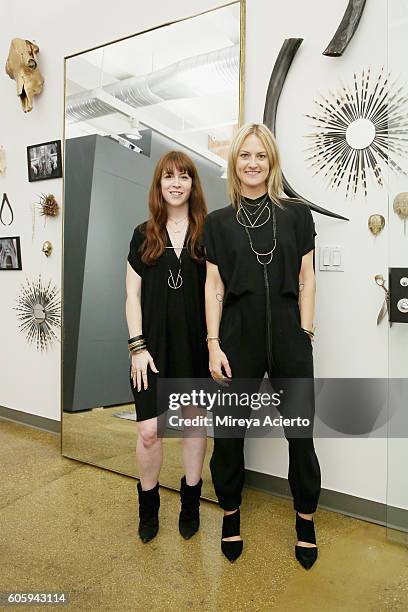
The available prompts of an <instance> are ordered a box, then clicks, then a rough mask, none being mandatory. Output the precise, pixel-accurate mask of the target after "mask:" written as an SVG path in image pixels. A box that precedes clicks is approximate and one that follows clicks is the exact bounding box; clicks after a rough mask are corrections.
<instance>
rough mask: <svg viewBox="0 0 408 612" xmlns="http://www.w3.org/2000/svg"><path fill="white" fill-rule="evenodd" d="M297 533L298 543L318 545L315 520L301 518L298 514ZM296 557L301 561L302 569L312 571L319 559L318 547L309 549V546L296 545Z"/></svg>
mask: <svg viewBox="0 0 408 612" xmlns="http://www.w3.org/2000/svg"><path fill="white" fill-rule="evenodd" d="M296 533H297V538H298V541H300V542H308V543H309V544H316V535H315V530H314V523H313V519H312V520H311V521H309V520H308V519H305V518H303V517H302V516H299V514H298V513H297V512H296ZM295 555H296V559H297V560H298V561H299V563H300V565H302V567H304V568H305V569H310V568H311V567H312V565H313V563H314V562H315V561H316V559H317V546H316V547H310V548H309V547H307V546H299V545H298V544H296V546H295Z"/></svg>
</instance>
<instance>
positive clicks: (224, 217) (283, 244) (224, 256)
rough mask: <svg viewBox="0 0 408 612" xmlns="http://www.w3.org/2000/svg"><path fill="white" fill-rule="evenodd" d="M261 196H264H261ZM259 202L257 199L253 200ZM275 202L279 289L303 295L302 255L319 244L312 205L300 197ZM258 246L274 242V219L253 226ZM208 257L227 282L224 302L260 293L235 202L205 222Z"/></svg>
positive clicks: (262, 246)
mask: <svg viewBox="0 0 408 612" xmlns="http://www.w3.org/2000/svg"><path fill="white" fill-rule="evenodd" d="M258 200H261V198H258ZM253 202H256V200H253ZM280 202H281V204H282V207H279V206H277V205H275V204H270V206H271V205H272V206H275V212H276V225H277V246H276V249H275V252H274V259H273V269H274V276H276V279H275V280H276V283H277V291H278V292H279V293H280V294H281V295H288V296H292V297H294V298H296V299H298V297H299V272H300V267H301V263H302V257H303V255H305V254H306V253H308V252H309V251H311V250H312V249H314V246H315V236H316V231H315V226H314V221H313V217H312V214H311V212H310V208H309V206H308V205H307V204H304V203H303V202H301V201H298V200H291V199H281V200H280ZM251 234H252V236H253V239H254V246H255V245H256V248H257V250H258V251H259V252H262V249H265V250H267V249H268V248H271V246H272V245H273V225H272V220H270V221H269V222H268V223H267V224H266V225H264V226H263V227H261V228H255V229H254V230H251ZM203 242H204V245H205V251H206V258H207V260H208V261H210V262H211V263H214V264H216V265H217V266H218V270H219V272H220V276H221V279H222V281H223V283H224V286H225V297H224V303H225V304H227V303H228V302H231V301H234V300H235V299H236V298H238V297H239V296H241V295H243V294H246V293H256V291H257V279H255V278H254V274H253V259H254V257H255V256H254V254H253V253H252V252H251V250H250V246H249V242H248V237H247V235H246V232H245V228H243V227H242V226H241V225H240V224H239V223H238V222H237V220H236V211H235V209H234V208H233V206H227V207H225V208H221V209H219V210H216V211H214V212H212V213H210V214H209V215H208V217H207V219H206V222H205V225H204V238H203Z"/></svg>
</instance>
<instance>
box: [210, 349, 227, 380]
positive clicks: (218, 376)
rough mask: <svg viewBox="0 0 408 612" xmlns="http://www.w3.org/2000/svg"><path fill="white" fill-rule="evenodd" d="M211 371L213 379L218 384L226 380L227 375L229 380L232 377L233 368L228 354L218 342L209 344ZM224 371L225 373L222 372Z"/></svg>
mask: <svg viewBox="0 0 408 612" xmlns="http://www.w3.org/2000/svg"><path fill="white" fill-rule="evenodd" d="M208 352H209V357H210V361H209V370H210V373H211V376H212V377H213V379H214V380H215V381H217V382H221V381H223V380H225V374H226V376H227V377H228V378H231V377H232V372H231V368H230V365H229V362H228V359H227V356H226V354H225V353H224V352H223V351H222V350H221V347H220V345H219V344H218V342H211V343H209V347H208ZM223 369H224V372H225V374H224V372H223V371H222V370H223Z"/></svg>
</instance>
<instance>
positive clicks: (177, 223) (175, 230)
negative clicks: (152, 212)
mask: <svg viewBox="0 0 408 612" xmlns="http://www.w3.org/2000/svg"><path fill="white" fill-rule="evenodd" d="M186 219H188V216H187V217H184V218H183V219H179V221H176V220H175V219H171V218H170V217H168V221H171V222H172V223H174V224H175V226H176V227H178V225H179V224H180V223H181V222H182V221H185V220H186ZM183 229H184V225H182V226H181V227H180V229H172V230H171V231H172V232H173V233H174V234H180V233H181V231H182V230H183Z"/></svg>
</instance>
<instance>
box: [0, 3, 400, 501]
mask: <svg viewBox="0 0 408 612" xmlns="http://www.w3.org/2000/svg"><path fill="white" fill-rule="evenodd" d="M2 4H3V7H2V11H3V13H5V16H3V17H2V18H1V20H0V33H1V34H2V35H1V36H0V57H1V58H4V59H5V58H6V57H7V53H8V45H9V40H10V38H11V37H12V36H20V37H27V38H30V39H35V40H36V41H37V43H38V44H39V46H40V50H41V55H40V62H41V69H42V72H43V74H44V76H45V79H46V84H45V88H44V92H43V94H42V96H41V97H39V98H37V99H36V100H35V106H34V110H33V112H32V113H30V114H29V115H26V116H25V115H24V114H23V113H22V111H21V109H20V107H19V102H18V100H17V98H16V97H15V84H14V83H12V82H11V81H10V80H9V79H8V77H7V76H6V75H4V74H3V75H2V76H1V77H0V99H1V101H2V113H1V115H0V122H1V123H0V143H1V144H4V145H5V146H6V148H7V153H8V167H9V168H8V172H7V176H6V177H5V178H2V177H0V188H2V191H6V192H7V193H8V195H9V198H10V201H11V202H12V204H13V205H14V209H15V214H16V220H15V222H14V224H13V226H12V227H11V228H10V229H11V231H12V233H13V234H19V235H21V239H22V255H23V266H24V274H21V273H3V274H2V276H1V306H0V309H1V316H0V330H1V340H2V347H3V346H6V347H7V349H8V350H7V351H6V350H1V352H0V377H1V378H0V404H2V405H4V406H7V407H10V408H15V409H18V410H23V411H27V412H30V413H33V414H37V415H41V416H45V417H49V418H51V419H55V420H58V419H59V418H60V413H59V410H60V406H59V402H60V388H59V387H60V380H59V370H60V357H59V347H58V346H55V347H54V348H53V349H51V350H50V351H49V353H47V354H45V355H40V354H38V353H37V352H36V351H35V350H34V349H31V348H28V347H27V346H26V344H25V341H24V338H23V336H21V334H20V333H19V332H18V330H17V325H16V318H15V313H14V311H12V306H13V305H14V300H15V295H16V293H17V290H18V287H19V284H20V282H21V280H22V278H23V276H24V275H25V274H27V275H29V276H31V275H33V276H35V275H36V274H37V273H38V271H41V272H42V274H43V275H44V277H47V278H51V279H53V280H54V282H56V283H57V284H59V285H60V282H61V281H60V266H61V219H60V218H59V219H57V220H51V221H48V222H47V226H46V228H43V227H42V226H41V224H40V223H37V230H36V237H35V241H34V243H32V242H31V210H30V206H31V203H32V202H33V201H34V200H35V198H36V196H37V194H38V193H41V191H43V190H44V189H47V190H52V192H53V193H54V194H55V195H56V197H57V199H59V201H60V202H61V190H62V184H61V183H62V182H61V181H59V180H54V181H50V182H45V183H38V185H36V184H29V183H28V182H27V177H26V165H25V155H26V146H27V144H33V143H36V142H42V141H47V140H51V139H54V138H59V137H62V124H63V56H64V55H67V54H70V53H74V52H76V51H81V50H84V49H86V48H89V47H92V46H94V45H99V44H101V43H105V42H107V41H110V40H114V39H116V38H120V37H123V36H125V35H128V34H131V33H136V32H138V31H141V30H143V29H145V28H148V27H150V26H153V25H157V24H160V23H163V22H165V21H167V20H174V19H177V18H180V17H184V16H187V15H190V14H191V13H197V12H200V11H201V10H205V9H208V8H211V7H215V6H217V5H219V4H220V2H219V1H218V2H217V1H216V0H214V1H210V0H196V1H195V2H194V6H192V3H191V2H189V1H187V0H177V1H175V2H172V3H167V2H161V1H160V0H152V1H151V2H150V3H149V10H148V11H147V10H145V8H144V9H143V10H141V7H140V3H136V2H134V1H130V0H119V1H118V2H116V3H114V4H109V3H107V4H106V3H105V4H103V5H101V3H100V2H96V0H88V2H83V1H81V2H79V1H78V0H70V1H69V2H68V1H67V0H66V1H65V2H60V3H57V2H53V3H51V2H49V0H47V1H46V2H44V3H43V4H42V10H41V19H40V18H39V15H38V7H36V5H35V4H32V3H30V2H28V1H27V0H20V2H19V3H14V2H12V1H11V0H6V1H5V2H3V3H2ZM345 4H346V3H345V2H344V0H332V1H331V2H327V1H326V0H314V2H313V3H311V4H310V3H306V2H303V1H302V0H285V2H284V3H278V2H270V0H247V38H246V40H247V44H246V77H245V81H246V82H245V92H246V93H245V118H246V120H248V121H261V120H262V115H263V106H264V100H265V94H266V89H267V85H268V81H269V77H270V73H271V70H272V67H273V64H274V62H275V59H276V56H277V53H278V51H279V49H280V47H281V44H282V42H283V39H284V38H287V37H291V36H295V37H298V36H299V37H303V38H304V42H303V44H302V46H301V48H300V50H299V52H298V54H297V57H296V59H295V61H294V64H293V65H292V68H291V71H290V73H289V76H288V79H287V83H286V85H285V89H284V92H283V94H282V97H281V102H280V107H279V114H278V126H277V134H278V140H279V144H280V147H281V152H282V159H283V165H284V169H285V173H286V175H287V177H288V179H289V180H290V181H291V182H292V184H293V186H294V187H295V188H297V190H298V191H299V192H300V193H301V194H303V195H305V196H307V197H308V198H309V199H310V200H312V201H314V202H316V203H319V204H321V205H322V206H325V207H328V208H330V209H333V210H336V211H338V212H340V213H342V214H344V215H345V216H347V217H349V218H350V222H349V223H347V222H343V221H334V220H330V219H327V218H325V217H322V216H320V215H314V216H315V221H316V227H317V232H318V244H331V243H338V244H342V245H344V247H345V257H346V270H345V272H344V273H341V274H340V273H339V274H334V273H333V274H330V273H327V272H326V273H318V278H317V283H318V294H317V298H318V299H317V304H318V306H317V315H316V324H317V328H318V330H317V340H316V344H315V363H316V375H317V376H322V377H329V376H332V377H386V376H388V330H387V326H386V324H385V323H384V324H383V325H382V326H381V327H380V328H377V327H376V324H375V320H376V316H377V312H378V309H379V307H380V305H381V300H382V297H383V296H382V292H381V290H380V289H379V288H378V287H376V285H375V284H374V281H373V277H374V274H377V273H382V274H383V275H384V277H386V276H387V268H388V251H389V233H388V231H387V230H385V231H384V232H383V233H382V235H380V236H379V237H378V238H376V239H374V238H373V237H372V235H371V234H370V233H369V232H368V231H367V229H366V224H367V219H368V216H369V215H370V214H371V213H373V212H379V213H382V214H383V215H384V216H386V217H387V210H388V199H387V191H386V190H383V191H382V190H380V189H372V190H370V195H369V198H368V199H367V201H365V200H364V199H362V198H359V199H357V200H355V201H347V202H346V201H345V198H344V196H343V194H342V193H340V192H330V191H327V190H326V189H325V187H324V184H323V182H322V180H321V178H319V177H315V178H313V177H312V172H311V170H310V169H309V168H308V167H307V165H306V164H305V162H304V160H305V153H304V149H305V147H306V139H305V138H304V135H305V134H306V133H308V132H310V131H311V125H310V122H309V120H308V119H307V118H306V117H305V116H304V115H305V113H306V112H311V111H313V99H314V97H315V94H316V93H317V92H318V91H319V90H320V91H322V92H325V91H326V90H327V89H328V88H334V87H335V86H337V84H338V82H339V79H343V80H344V81H346V82H350V78H351V76H352V73H353V71H354V70H359V69H361V68H363V67H366V66H367V65H370V66H372V68H373V69H375V70H376V69H377V68H378V67H380V66H381V65H386V64H387V30H386V23H387V19H386V17H387V14H386V10H387V3H381V2H370V3H367V6H366V9H365V13H364V16H363V19H362V22H361V24H360V27H359V30H358V32H357V35H356V37H355V38H354V39H353V41H352V43H351V44H350V46H349V48H348V49H347V51H346V53H345V55H344V57H342V58H335V59H332V58H326V57H323V56H322V55H321V52H322V50H323V49H324V48H325V46H326V45H327V43H328V42H329V40H330V38H331V36H332V34H333V33H334V31H335V30H336V28H337V25H338V23H339V22H340V20H341V17H342V14H343V12H344V9H345ZM102 6H103V11H102V13H101V7H102ZM2 61H3V60H2ZM398 227H399V228H400V227H401V226H400V225H399V226H398ZM1 231H2V234H1V235H7V234H6V233H5V232H4V228H1ZM45 239H48V240H51V241H52V242H53V244H54V249H55V250H54V254H53V256H52V258H50V259H49V260H46V259H45V257H44V256H43V254H42V253H41V244H42V242H43V240H45ZM394 265H396V262H394ZM398 265H403V264H402V263H401V262H400V260H399V261H398ZM399 327H401V326H399ZM404 331H405V330H404ZM407 331H408V329H407ZM393 333H395V335H397V334H399V332H394V331H393ZM396 344H397V345H398V346H397V349H396V350H398V351H400V352H401V351H402V350H403V345H402V343H401V342H400V341H399V342H397V343H396ZM405 375H406V374H405ZM316 446H317V451H318V454H319V458H320V462H321V466H322V474H323V486H324V487H326V488H329V489H334V490H338V491H343V492H346V493H350V494H353V495H357V496H361V497H365V498H367V499H371V500H376V501H381V502H384V501H385V500H386V485H387V462H386V453H387V441H386V440H361V439H360V440H317V441H316ZM247 462H248V467H249V468H250V469H255V470H259V471H263V472H265V473H270V474H276V475H286V471H287V452H286V442H285V441H284V440H256V441H255V440H249V441H248V444H247ZM398 503H399V504H400V505H401V506H403V505H404V504H406V505H407V500H404V499H401V496H400V497H399V498H398Z"/></svg>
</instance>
